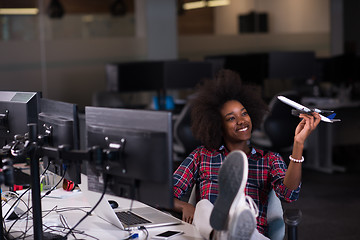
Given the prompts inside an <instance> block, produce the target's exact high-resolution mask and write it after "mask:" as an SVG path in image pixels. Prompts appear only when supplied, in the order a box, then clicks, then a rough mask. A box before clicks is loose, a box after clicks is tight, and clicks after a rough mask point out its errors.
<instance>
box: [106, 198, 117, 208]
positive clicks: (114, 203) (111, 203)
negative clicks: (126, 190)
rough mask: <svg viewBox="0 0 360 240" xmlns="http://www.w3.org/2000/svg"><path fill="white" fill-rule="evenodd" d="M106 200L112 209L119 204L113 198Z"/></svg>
mask: <svg viewBox="0 0 360 240" xmlns="http://www.w3.org/2000/svg"><path fill="white" fill-rule="evenodd" d="M108 202H109V204H110V206H111V208H112V209H114V208H117V207H118V206H119V204H118V203H117V202H116V201H114V200H109V201H108Z"/></svg>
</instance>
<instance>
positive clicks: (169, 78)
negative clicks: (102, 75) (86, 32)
mask: <svg viewBox="0 0 360 240" xmlns="http://www.w3.org/2000/svg"><path fill="white" fill-rule="evenodd" d="M211 77H212V64H211V63H209V62H195V61H187V60H168V61H139V62H125V63H109V64H107V65H106V78H107V80H106V81H107V90H108V91H113V92H134V91H166V90H169V89H172V90H179V89H190V88H193V87H195V86H196V85H197V84H198V83H199V82H200V81H201V80H203V79H208V78H211Z"/></svg>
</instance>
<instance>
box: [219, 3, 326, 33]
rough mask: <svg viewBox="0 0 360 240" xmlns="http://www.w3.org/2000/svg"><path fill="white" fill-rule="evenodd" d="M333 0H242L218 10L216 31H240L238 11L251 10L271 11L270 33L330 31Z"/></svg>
mask: <svg viewBox="0 0 360 240" xmlns="http://www.w3.org/2000/svg"><path fill="white" fill-rule="evenodd" d="M329 4H330V2H329V0H316V1H314V0H301V1H299V0H241V1H231V5H229V6H224V7H219V8H216V10H215V19H216V20H215V33H216V34H218V35H221V34H230V35H231V34H237V33H238V32H239V31H238V15H239V14H247V13H249V12H250V11H256V12H262V13H264V12H265V13H267V14H268V24H269V25H268V26H269V33H271V34H284V33H294V34H295V33H327V32H329V31H330V11H329V10H330V5H329Z"/></svg>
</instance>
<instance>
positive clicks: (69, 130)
mask: <svg viewBox="0 0 360 240" xmlns="http://www.w3.org/2000/svg"><path fill="white" fill-rule="evenodd" d="M38 135H39V138H42V146H43V147H52V148H55V149H57V148H58V147H59V146H60V145H67V147H68V149H69V150H73V149H79V148H80V140H79V120H78V109H77V105H76V104H72V103H66V102H60V101H55V100H50V99H46V98H42V99H40V112H39V115H38ZM55 149H54V150H55ZM44 152H45V151H44ZM54 156H57V154H55V155H53V156H51V155H48V156H47V155H46V153H45V156H43V164H44V167H47V166H48V164H50V166H49V170H50V171H51V172H54V173H55V174H57V175H59V176H62V175H63V174H64V170H65V169H66V171H65V176H64V177H65V178H66V179H67V180H71V181H74V182H75V183H80V173H81V164H79V163H73V162H71V161H70V160H69V161H68V159H60V158H58V157H54Z"/></svg>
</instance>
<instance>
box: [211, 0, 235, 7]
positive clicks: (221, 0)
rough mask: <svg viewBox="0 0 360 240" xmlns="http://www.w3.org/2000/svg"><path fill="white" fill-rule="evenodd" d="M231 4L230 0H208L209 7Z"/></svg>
mask: <svg viewBox="0 0 360 240" xmlns="http://www.w3.org/2000/svg"><path fill="white" fill-rule="evenodd" d="M229 4H230V0H210V1H208V2H207V6H208V7H220V6H226V5H229Z"/></svg>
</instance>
